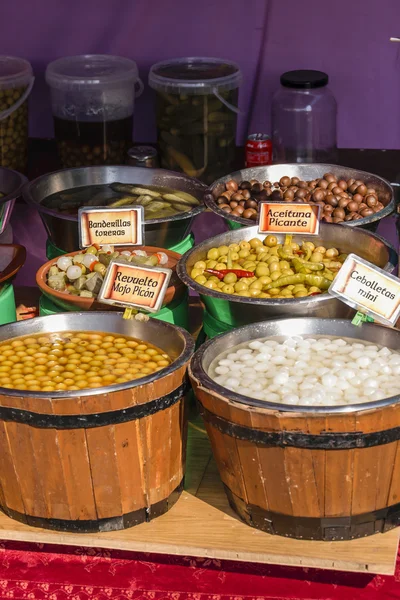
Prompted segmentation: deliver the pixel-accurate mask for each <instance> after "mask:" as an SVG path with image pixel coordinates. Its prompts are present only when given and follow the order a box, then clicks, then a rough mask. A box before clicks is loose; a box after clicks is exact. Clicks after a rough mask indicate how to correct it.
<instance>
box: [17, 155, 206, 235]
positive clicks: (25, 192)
mask: <svg viewBox="0 0 400 600" xmlns="http://www.w3.org/2000/svg"><path fill="white" fill-rule="evenodd" d="M101 167H106V168H116V167H123V168H127V167H129V168H131V169H140V168H141V169H145V168H146V167H132V166H130V165H96V166H93V167H74V168H71V169H57V170H56V171H51V172H50V173H45V174H44V175H40V176H39V177H36V178H35V179H32V180H31V181H28V180H27V179H26V178H25V179H26V182H25V184H24V185H23V186H22V196H23V198H24V200H25V202H27V203H28V204H31V205H32V206H34V207H35V208H36V209H37V210H38V211H39V212H42V213H44V214H46V215H50V216H52V217H57V218H58V219H62V220H65V221H76V222H78V215H75V216H74V215H63V214H62V213H60V212H59V211H57V210H52V209H51V208H47V207H46V206H43V204H42V202H36V200H34V199H33V197H32V194H31V188H32V187H33V186H34V185H35V184H38V183H39V182H40V180H42V179H45V178H50V177H51V176H52V175H56V174H58V173H63V172H66V171H68V172H73V171H82V170H85V169H100V168H101ZM146 170H149V169H147V168H146ZM157 171H163V172H165V173H170V174H173V175H175V176H180V177H182V178H183V179H185V180H186V181H194V182H195V184H196V185H199V186H200V187H202V188H203V191H205V190H206V189H207V186H206V185H205V184H204V183H202V182H201V181H199V180H198V179H195V178H194V177H189V176H188V175H185V174H183V173H179V172H175V171H168V169H157ZM149 185H151V184H149ZM66 189H74V188H73V187H72V188H66ZM203 198H204V194H203ZM205 208H206V207H205V204H204V203H203V204H200V205H199V206H195V207H194V208H192V210H190V211H188V212H186V213H178V214H177V215H173V216H172V217H162V218H161V219H149V220H146V221H144V225H145V226H146V225H155V224H158V223H167V222H171V221H183V220H184V219H190V218H193V217H195V216H196V215H198V214H200V213H201V212H203V211H204V210H205Z"/></svg>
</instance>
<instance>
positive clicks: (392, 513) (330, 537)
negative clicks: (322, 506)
mask: <svg viewBox="0 0 400 600" xmlns="http://www.w3.org/2000/svg"><path fill="white" fill-rule="evenodd" d="M224 488H225V493H226V495H227V497H228V500H229V504H230V505H231V507H232V508H233V510H234V511H235V512H236V513H237V514H238V515H239V516H240V518H241V519H242V520H243V521H244V522H245V523H247V524H248V525H250V526H251V527H255V528H256V529H261V530H262V531H266V532H267V533H270V534H272V535H282V536H285V537H290V538H296V539H303V540H323V541H330V542H333V541H339V540H353V539H357V538H361V537H365V536H369V535H373V534H375V533H385V532H386V531H389V530H390V529H394V528H395V527H397V526H398V525H399V524H400V502H399V503H397V504H394V505H392V506H387V507H385V508H382V509H380V510H376V511H373V512H370V513H362V514H359V515H349V516H346V517H299V516H294V515H284V514H282V513H278V512H274V511H270V510H266V509H265V508H261V507H260V506H255V505H252V504H246V503H245V501H244V500H243V499H242V498H239V496H236V494H234V493H233V492H232V490H230V489H229V488H228V487H227V486H226V485H224Z"/></svg>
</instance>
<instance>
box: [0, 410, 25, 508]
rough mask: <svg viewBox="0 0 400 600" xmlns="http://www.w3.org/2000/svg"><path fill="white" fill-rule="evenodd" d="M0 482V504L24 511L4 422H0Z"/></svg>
mask: <svg viewBox="0 0 400 600" xmlns="http://www.w3.org/2000/svg"><path fill="white" fill-rule="evenodd" d="M0 484H1V489H2V496H3V497H2V498H1V502H2V506H13V507H14V510H16V511H18V512H19V513H22V514H23V513H25V507H24V503H23V501H22V496H21V488H20V485H19V481H18V477H17V472H16V469H15V465H14V462H13V460H12V457H11V452H10V442H9V439H8V436H7V431H6V424H5V423H4V421H3V422H0Z"/></svg>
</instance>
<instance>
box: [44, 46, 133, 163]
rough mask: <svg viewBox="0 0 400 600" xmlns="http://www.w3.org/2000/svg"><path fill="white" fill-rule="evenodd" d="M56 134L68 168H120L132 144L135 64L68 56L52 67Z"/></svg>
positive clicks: (105, 57)
mask: <svg viewBox="0 0 400 600" xmlns="http://www.w3.org/2000/svg"><path fill="white" fill-rule="evenodd" d="M46 81H47V83H48V85H49V87H50V91H51V103H52V111H53V119H54V133H55V138H56V141H57V148H58V153H59V157H60V161H61V164H62V166H63V167H64V168H70V167H87V166H91V165H120V164H124V163H125V162H126V159H127V152H128V150H129V148H130V147H131V146H132V128H133V112H134V102H135V95H139V92H138V93H135V84H136V83H139V85H140V86H141V85H142V84H141V81H140V79H139V74H138V70H137V66H136V63H135V62H134V61H132V60H130V59H128V58H123V57H119V56H108V55H99V54H93V55H85V56H72V57H64V58H60V59H58V60H55V61H53V62H52V63H50V64H49V65H48V66H47V69H46Z"/></svg>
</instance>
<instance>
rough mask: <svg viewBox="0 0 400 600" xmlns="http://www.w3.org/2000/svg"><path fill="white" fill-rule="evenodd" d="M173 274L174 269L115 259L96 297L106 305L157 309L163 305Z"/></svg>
mask: <svg viewBox="0 0 400 600" xmlns="http://www.w3.org/2000/svg"><path fill="white" fill-rule="evenodd" d="M171 273H172V271H171V269H163V268H161V267H139V266H136V265H133V264H127V263H123V262H118V261H112V262H111V263H110V266H109V268H108V270H107V273H106V276H105V278H104V281H103V285H102V287H101V290H100V292H99V295H98V297H97V300H98V301H99V302H102V303H104V304H113V305H114V306H121V307H131V308H141V309H142V310H146V311H148V312H157V311H158V310H160V308H161V307H162V303H163V300H164V296H165V292H166V291H167V288H168V284H169V280H170V278H171Z"/></svg>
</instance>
